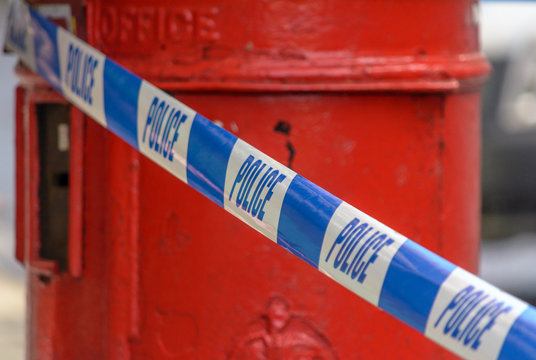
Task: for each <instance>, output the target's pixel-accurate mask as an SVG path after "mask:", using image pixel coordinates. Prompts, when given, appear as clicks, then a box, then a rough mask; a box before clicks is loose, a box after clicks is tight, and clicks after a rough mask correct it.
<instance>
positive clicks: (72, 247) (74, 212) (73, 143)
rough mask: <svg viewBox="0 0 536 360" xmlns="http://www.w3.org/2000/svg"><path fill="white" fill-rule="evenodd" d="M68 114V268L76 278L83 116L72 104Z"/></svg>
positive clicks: (79, 260) (80, 253) (80, 244)
mask: <svg viewBox="0 0 536 360" xmlns="http://www.w3.org/2000/svg"><path fill="white" fill-rule="evenodd" d="M70 115H71V121H70V130H71V131H70V159H69V167H70V171H69V172H70V174H69V226H68V228H69V229H68V231H69V234H68V270H69V273H70V274H71V275H72V276H73V277H76V278H78V277H81V276H82V268H83V241H84V228H83V217H84V132H85V118H84V114H83V113H82V112H81V111H80V110H78V109H77V108H76V107H74V106H72V107H71V111H70Z"/></svg>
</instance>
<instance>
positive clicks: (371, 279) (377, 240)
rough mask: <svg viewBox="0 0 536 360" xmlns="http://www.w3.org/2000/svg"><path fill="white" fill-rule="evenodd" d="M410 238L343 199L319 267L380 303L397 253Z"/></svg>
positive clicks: (330, 226) (327, 237)
mask: <svg viewBox="0 0 536 360" xmlns="http://www.w3.org/2000/svg"><path fill="white" fill-rule="evenodd" d="M405 241H406V238H405V237H404V236H402V235H400V234H399V233H397V232H395V231H393V230H391V229H390V228H388V227H387V226H385V225H383V224H382V223H380V222H379V221H377V220H375V219H373V218H371V217H370V216H368V215H367V214H365V213H363V212H361V211H359V210H357V209H356V208H354V207H352V206H351V205H349V204H347V203H345V202H343V203H342V204H341V205H340V206H339V207H338V208H337V210H336V211H335V213H334V214H333V217H332V218H331V220H330V222H329V225H328V228H327V230H326V234H325V235H324V241H323V242H322V251H321V252H320V259H319V260H318V269H319V270H320V271H321V272H323V273H324V274H326V275H328V276H329V277H331V278H333V279H335V281H337V282H338V283H340V284H343V285H344V286H345V287H346V288H348V289H350V290H352V291H353V292H355V293H356V294H357V295H359V296H361V297H362V298H364V299H365V300H367V301H369V302H371V303H373V304H374V305H378V301H379V299H380V292H381V290H382V285H383V280H384V279H385V275H386V273H387V269H388V268H389V264H390V263H391V260H393V256H394V255H395V253H396V252H397V250H398V249H399V248H400V246H402V244H403V243H404V242H405Z"/></svg>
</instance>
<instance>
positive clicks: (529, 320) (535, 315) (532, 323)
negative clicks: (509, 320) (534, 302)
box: [499, 306, 536, 360]
mask: <svg viewBox="0 0 536 360" xmlns="http://www.w3.org/2000/svg"><path fill="white" fill-rule="evenodd" d="M533 358H536V309H534V308H533V307H530V306H529V307H528V308H527V310H525V311H524V312H523V313H522V314H521V315H520V316H519V317H518V318H517V319H516V321H515V322H514V324H513V325H512V327H511V328H510V332H509V333H508V335H507V336H506V339H505V340H504V344H503V346H502V349H501V352H500V354H499V360H519V359H533Z"/></svg>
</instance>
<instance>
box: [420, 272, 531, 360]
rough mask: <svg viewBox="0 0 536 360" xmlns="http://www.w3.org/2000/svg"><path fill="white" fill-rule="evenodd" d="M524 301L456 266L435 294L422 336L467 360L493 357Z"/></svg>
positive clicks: (496, 353) (521, 310) (497, 353)
mask: <svg viewBox="0 0 536 360" xmlns="http://www.w3.org/2000/svg"><path fill="white" fill-rule="evenodd" d="M527 306H528V305H527V304H526V303H524V302H523V301H521V300H519V299H516V298H515V297H513V296H511V295H509V294H507V293H505V292H503V291H501V290H499V289H497V288H496V287H494V286H492V285H490V284H488V283H486V282H485V281H483V280H480V279H479V278H478V277H476V276H474V275H472V274H470V273H468V272H467V271H465V270H463V269H461V268H456V269H455V270H454V271H453V272H452V273H451V274H450V275H449V277H448V278H447V279H446V280H445V281H444V282H443V284H442V285H441V288H440V289H439V292H438V293H437V296H436V299H435V301H434V305H433V306H432V311H431V312H430V315H429V316H428V322H427V324H426V332H425V334H426V336H427V337H429V338H431V339H433V340H435V341H437V342H438V343H440V344H441V345H443V346H445V347H446V348H448V349H451V350H452V351H454V352H455V353H457V354H459V355H460V356H463V357H465V358H468V359H483V360H485V359H496V358H497V356H498V355H499V351H500V350H501V348H502V344H503V342H504V339H505V338H506V335H507V334H508V331H509V330H510V327H511V326H512V324H513V323H514V321H515V320H516V319H517V317H518V316H519V315H520V314H521V313H522V312H523V311H524V310H525V309H526V308H527Z"/></svg>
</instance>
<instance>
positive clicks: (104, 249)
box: [17, 0, 488, 360]
mask: <svg viewBox="0 0 536 360" xmlns="http://www.w3.org/2000/svg"><path fill="white" fill-rule="evenodd" d="M68 5H69V6H70V8H69V9H70V14H72V15H73V16H74V19H76V21H75V22H74V23H75V24H76V26H73V27H72V28H73V31H75V32H76V33H77V35H78V36H81V37H82V38H85V39H86V40H87V41H88V42H89V43H90V44H91V45H93V46H95V47H96V48H98V49H100V50H101V51H102V52H104V53H105V54H106V55H108V56H109V57H111V58H112V59H114V60H116V61H117V62H119V63H120V64H122V65H124V66H125V67H127V68H128V69H130V70H131V71H133V72H135V73H136V74H138V75H140V76H142V77H144V78H146V79H148V80H149V81H151V82H153V83H155V84H156V85H157V86H159V87H161V88H162V89H164V90H166V91H168V92H169V93H171V94H173V96H175V97H177V98H179V99H180V100H181V101H183V102H184V103H186V104H188V105H189V106H190V107H192V108H194V109H196V110H198V111H199V112H200V113H202V114H204V115H206V116H207V117H208V118H211V119H216V120H217V121H218V122H219V123H220V124H221V126H223V127H224V128H226V129H228V130H229V131H231V132H233V133H234V134H236V135H237V136H239V137H240V138H242V139H244V140H245V141H247V142H248V143H250V144H252V145H254V146H255V147H257V148H259V149H260V150H262V151H264V152H265V153H267V154H269V155H270V156H272V157H274V158H275V159H277V160H278V161H280V162H281V163H283V164H285V165H287V166H289V167H290V168H292V169H293V170H295V171H297V172H299V173H300V174H302V175H304V176H305V177H306V178H308V179H310V180H312V181H313V182H315V183H316V184H318V185H320V186H322V187H323V188H325V189H327V190H328V191H330V192H332V193H333V194H334V195H336V196H338V197H340V198H343V199H345V200H346V201H347V202H349V203H351V204H352V205H354V206H356V207H357V208H359V209H361V210H363V211H365V212H367V213H368V214H370V215H372V216H373V217H375V218H377V219H379V220H380V221H382V222H384V223H386V224H388V225H389V226H390V227H392V228H394V229H395V230H397V231H399V232H401V233H403V234H405V235H407V236H409V237H411V238H412V239H413V240H415V241H417V242H419V243H420V244H422V245H424V246H425V247H427V248H429V249H430V250H432V251H434V252H436V253H438V254H440V255H442V256H443V257H445V258H446V259H448V260H450V261H452V262H454V263H456V264H458V265H460V266H463V267H465V268H466V269H468V270H470V271H476V270H477V253H478V242H479V215H478V214H479V148H480V143H479V98H480V97H479V92H478V91H479V87H480V85H481V83H482V81H483V78H484V76H485V74H486V73H487V71H488V65H487V63H486V61H485V59H484V58H483V57H482V56H481V54H480V53H479V44H478V16H477V15H478V14H477V13H478V3H477V2H476V1H472V0H456V1H420V2H416V1H405V0H404V1H392V2H382V1H365V0H359V1H355V0H344V1H336V2H334V1H328V0H313V1H298V0H294V1H277V0H274V1H245V2H244V1H242V2H239V1H235V2H227V1H222V0H204V1H186V0H185V1H180V2H176V1H169V0H158V1H148V0H135V1H120V0H107V1H102V0H85V1H83V2H82V1H80V2H77V1H71V2H70V3H68ZM51 14H52V15H53V14H54V12H51ZM52 15H51V16H52ZM67 23H69V22H68V21H67ZM74 23H71V25H72V24H74ZM19 74H20V75H21V85H20V87H19V89H18V90H17V257H18V259H19V260H20V261H22V262H24V263H25V265H26V267H27V270H28V291H29V297H28V319H29V320H28V326H29V330H28V345H27V348H28V358H30V359H100V358H106V359H145V358H147V359H154V358H158V359H230V360H238V359H272V360H275V359H329V360H331V359H361V358H364V359H392V358H401V359H402V358H403V359H421V358H434V359H443V358H445V359H446V358H452V357H453V355H451V354H450V353H448V352H446V351H445V350H442V349H440V348H439V347H438V346H437V345H435V344H433V343H432V342H431V341H429V340H427V339H425V338H424V337H423V336H421V334H419V333H418V332H416V331H415V330H413V329H411V328H409V327H408V326H406V325H404V324H402V323H400V322H398V321H397V320H395V319H393V318H391V317H390V316H388V315H387V314H386V313H383V312H382V311H380V310H378V309H376V308H373V307H372V306H371V305H370V304H367V303H366V302H365V301H363V300H361V299H358V298H356V297H355V295H354V294H352V293H350V292H349V291H347V290H346V289H344V288H342V287H341V286H340V285H338V284H336V283H334V282H332V281H331V280H330V279H328V278H327V277H325V276H323V275H321V274H318V272H317V271H316V270H315V269H313V268H311V267H310V266H308V265H307V264H305V263H303V262H300V261H298V260H297V259H295V258H294V257H293V256H292V255H291V254H289V253H287V252H285V251H283V250H282V249H281V248H279V247H278V246H276V245H275V244H273V243H271V242H270V241H267V240H266V239H264V238H263V237H262V236H261V235H260V234H258V233H256V232H255V231H254V230H252V229H251V228H249V227H247V226H246V225H245V224H243V223H241V222H239V221H237V220H236V219H234V218H233V217H232V216H231V215H230V214H228V213H226V212H224V211H223V210H222V209H221V208H219V207H218V206H215V205H214V204H213V203H211V202H210V201H209V200H207V199H206V198H204V197H203V196H202V195H201V194H199V193H197V192H196V191H194V190H193V189H192V188H189V187H187V186H186V185H184V184H182V183H180V182H178V181H177V179H175V178H174V177H172V176H171V175H170V174H168V173H167V172H165V171H164V170H162V169H161V168H159V167H158V166H157V165H155V164H154V163H152V162H151V161H150V160H148V159H146V158H144V157H142V156H140V155H139V154H138V153H137V152H136V151H135V150H134V149H132V148H130V147H129V145H128V144H127V143H125V142H124V141H122V140H120V139H119V138H117V137H115V136H114V135H112V134H110V133H108V132H107V131H106V130H105V129H104V128H102V127H101V126H100V125H99V124H97V123H96V122H93V121H91V120H90V119H88V118H87V117H86V116H85V115H83V114H82V113H81V112H80V111H79V110H77V109H76V108H72V107H70V106H69V105H67V104H66V102H65V101H64V100H63V99H62V98H61V97H60V96H59V95H58V94H56V93H55V92H54V91H53V90H51V89H49V88H48V87H46V86H45V85H44V83H42V82H40V81H39V80H38V79H36V78H35V77H33V76H32V75H31V74H29V73H28V72H26V71H25V70H23V69H19Z"/></svg>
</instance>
